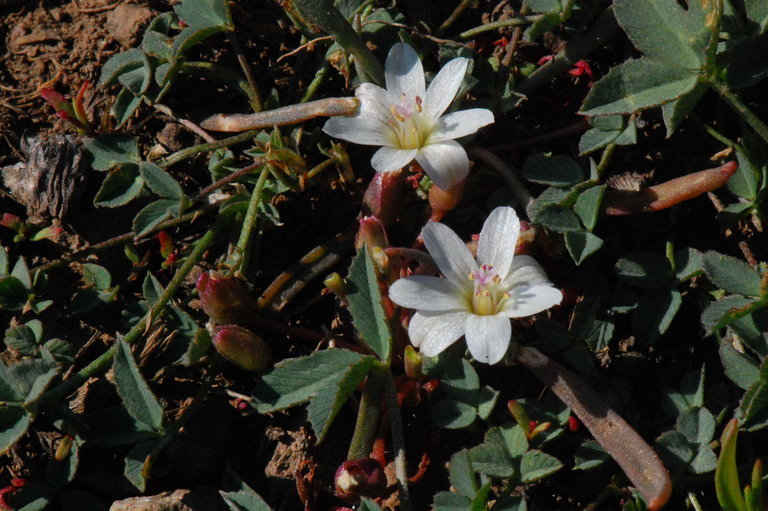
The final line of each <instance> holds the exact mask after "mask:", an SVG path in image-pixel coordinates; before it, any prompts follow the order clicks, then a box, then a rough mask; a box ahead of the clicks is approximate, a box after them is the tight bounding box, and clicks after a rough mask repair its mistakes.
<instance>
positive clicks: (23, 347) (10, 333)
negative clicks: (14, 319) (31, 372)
mask: <svg viewBox="0 0 768 511" xmlns="http://www.w3.org/2000/svg"><path fill="white" fill-rule="evenodd" d="M35 321H36V320H35ZM38 323H39V321H38ZM3 342H5V344H6V346H8V347H9V348H12V349H14V350H16V351H18V352H19V353H21V354H22V355H24V356H27V357H33V356H35V355H37V352H38V350H39V349H40V339H39V338H38V336H37V334H36V333H35V331H34V330H33V329H32V328H31V327H30V326H29V325H28V324H26V325H19V326H16V327H12V328H9V329H8V330H6V331H5V339H3Z"/></svg>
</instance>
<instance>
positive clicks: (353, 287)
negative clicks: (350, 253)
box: [347, 248, 392, 362]
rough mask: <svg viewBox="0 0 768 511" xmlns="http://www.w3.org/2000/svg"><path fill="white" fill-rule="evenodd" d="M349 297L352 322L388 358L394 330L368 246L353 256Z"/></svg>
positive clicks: (384, 359)
mask: <svg viewBox="0 0 768 511" xmlns="http://www.w3.org/2000/svg"><path fill="white" fill-rule="evenodd" d="M347 299H348V300H349V312H350V314H352V324H353V325H355V328H357V331H358V332H359V333H360V336H361V337H362V339H363V341H364V342H365V343H366V344H367V345H368V347H370V348H371V349H372V350H373V352H374V353H376V355H378V356H379V358H380V359H381V360H383V361H385V362H389V358H390V356H391V350H392V333H391V332H390V330H389V325H388V323H387V317H386V315H385V314H384V308H383V307H382V305H381V291H380V289H379V280H378V277H377V276H376V270H375V269H374V268H373V263H372V262H371V258H370V255H369V254H368V249H367V248H364V249H362V250H360V251H358V253H357V255H356V256H355V257H354V259H352V264H351V265H350V267H349V276H348V277H347Z"/></svg>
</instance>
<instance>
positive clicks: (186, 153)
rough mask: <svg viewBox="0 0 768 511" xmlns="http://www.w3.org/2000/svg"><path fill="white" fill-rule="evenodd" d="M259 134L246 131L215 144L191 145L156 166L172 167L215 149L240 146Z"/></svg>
mask: <svg viewBox="0 0 768 511" xmlns="http://www.w3.org/2000/svg"><path fill="white" fill-rule="evenodd" d="M259 133H260V131H258V130H253V131H246V132H245V133H239V134H237V135H235V136H233V137H227V138H222V139H221V140H217V141H216V142H206V143H204V144H198V145H193V146H192V147H187V148H186V149H182V150H180V151H176V152H175V153H173V154H169V155H168V156H166V157H165V158H163V159H162V160H158V161H157V164H158V165H159V166H160V167H163V168H165V167H168V166H170V165H173V164H174V163H177V162H180V161H182V160H186V159H187V158H191V157H193V156H195V155H196V154H200V153H206V152H209V151H215V150H216V149H221V148H223V147H229V146H233V145H236V144H242V143H243V142H248V141H249V140H253V139H254V138H256V136H257V135H258V134H259Z"/></svg>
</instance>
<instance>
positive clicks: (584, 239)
mask: <svg viewBox="0 0 768 511" xmlns="http://www.w3.org/2000/svg"><path fill="white" fill-rule="evenodd" d="M602 246H603V240H601V239H600V238H598V237H597V236H595V235H594V234H592V233H591V232H586V231H571V232H566V233H565V248H567V249H568V253H569V254H571V257H572V258H573V262H574V263H576V266H578V265H580V264H581V263H582V262H584V260H585V259H586V258H587V257H589V256H591V255H592V254H594V253H595V252H597V251H598V250H600V247H602Z"/></svg>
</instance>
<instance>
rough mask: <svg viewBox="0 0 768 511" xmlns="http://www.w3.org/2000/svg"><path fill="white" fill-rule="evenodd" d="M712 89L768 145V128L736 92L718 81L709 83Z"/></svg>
mask: <svg viewBox="0 0 768 511" xmlns="http://www.w3.org/2000/svg"><path fill="white" fill-rule="evenodd" d="M709 85H710V87H712V89H714V90H715V92H717V93H718V94H719V95H720V97H721V98H723V101H725V102H726V103H728V104H729V105H730V106H731V108H733V109H734V110H736V113H738V114H739V116H741V118H742V119H743V120H744V122H746V123H747V124H749V125H750V126H751V127H752V129H753V130H755V132H756V133H757V134H758V135H759V136H760V138H762V139H763V140H764V141H765V142H766V143H768V126H767V125H766V124H765V123H764V122H763V121H762V120H761V119H760V118H759V117H758V116H756V115H755V114H754V113H753V112H752V110H750V109H749V107H748V106H747V105H745V104H744V102H743V101H742V100H741V98H739V96H737V95H736V93H735V92H733V91H732V90H731V89H729V88H728V86H727V85H725V84H723V83H720V82H719V81H717V80H712V81H710V82H709Z"/></svg>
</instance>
